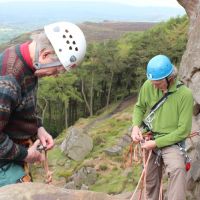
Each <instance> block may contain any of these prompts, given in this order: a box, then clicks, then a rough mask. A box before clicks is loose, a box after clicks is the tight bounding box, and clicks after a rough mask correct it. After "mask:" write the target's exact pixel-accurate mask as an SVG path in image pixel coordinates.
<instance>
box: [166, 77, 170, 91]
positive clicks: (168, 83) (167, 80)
mask: <svg viewBox="0 0 200 200" xmlns="http://www.w3.org/2000/svg"><path fill="white" fill-rule="evenodd" d="M165 80H166V82H167V90H168V89H169V85H170V82H169V79H168V77H166V78H165Z"/></svg>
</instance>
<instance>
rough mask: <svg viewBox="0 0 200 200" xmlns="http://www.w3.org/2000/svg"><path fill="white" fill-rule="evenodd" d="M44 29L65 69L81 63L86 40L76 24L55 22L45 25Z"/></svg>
mask: <svg viewBox="0 0 200 200" xmlns="http://www.w3.org/2000/svg"><path fill="white" fill-rule="evenodd" d="M44 31H45V34H46V35H47V37H48V39H49V41H50V42H51V44H52V46H53V48H54V50H55V53H56V55H57V56H58V59H59V60H60V62H61V64H62V65H63V66H64V68H65V69H66V70H68V71H69V70H70V69H71V68H73V67H76V66H77V65H78V64H80V63H81V61H82V60H83V58H84V56H85V52H86V40H85V36H84V34H83V32H82V31H81V29H80V28H79V27H78V26H77V25H75V24H72V23H70V22H57V23H53V24H49V25H47V26H45V27H44Z"/></svg>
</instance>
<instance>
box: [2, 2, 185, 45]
mask: <svg viewBox="0 0 200 200" xmlns="http://www.w3.org/2000/svg"><path fill="white" fill-rule="evenodd" d="M184 14H185V10H184V9H183V8H182V7H181V6H180V7H153V6H151V7H136V6H133V5H127V4H125V3H119V2H117V1H116V2H112V1H111V2H110V1H105V2H97V1H92V0H85V1H79V0H71V1H70V0H68V1H66V2H65V1H63V0H62V1H60V0H57V1H55V0H54V2H52V1H43V0H41V1H35V2H33V1H32V0H28V1H25V0H22V1H20V0H16V1H12V2H10V1H4V2H3V3H2V2H1V0H0V44H1V43H3V42H4V43H5V42H8V41H9V40H10V39H12V38H14V37H16V36H19V35H21V34H22V33H26V32H30V31H33V30H36V29H40V28H42V27H43V26H44V25H45V24H49V23H53V22H56V21H70V22H74V23H84V22H88V21H89V22H102V21H104V20H109V21H120V22H160V21H166V20H168V19H169V18H170V17H176V16H178V15H180V16H181V15H184Z"/></svg>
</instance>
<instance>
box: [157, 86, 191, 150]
mask: <svg viewBox="0 0 200 200" xmlns="http://www.w3.org/2000/svg"><path fill="white" fill-rule="evenodd" d="M179 104H180V105H179V113H178V115H179V120H178V126H177V129H175V130H174V131H172V132H171V133H169V134H167V135H164V136H162V137H159V138H157V139H156V140H155V141H156V145H157V147H158V148H161V147H165V146H169V145H173V144H176V143H178V142H181V141H183V140H184V139H186V138H187V136H188V135H189V134H190V131H191V127H192V113H193V96H192V92H191V91H190V90H189V89H188V90H187V92H186V93H184V95H183V96H182V98H181V101H180V103H179Z"/></svg>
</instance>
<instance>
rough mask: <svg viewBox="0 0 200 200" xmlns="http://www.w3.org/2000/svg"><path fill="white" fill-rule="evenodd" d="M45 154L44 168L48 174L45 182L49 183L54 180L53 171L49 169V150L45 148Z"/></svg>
mask: <svg viewBox="0 0 200 200" xmlns="http://www.w3.org/2000/svg"><path fill="white" fill-rule="evenodd" d="M44 154H45V159H44V163H43V164H44V170H45V174H46V179H45V183H47V184H49V183H51V182H52V172H51V171H50V170H49V165H48V158H47V151H45V150H44Z"/></svg>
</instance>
